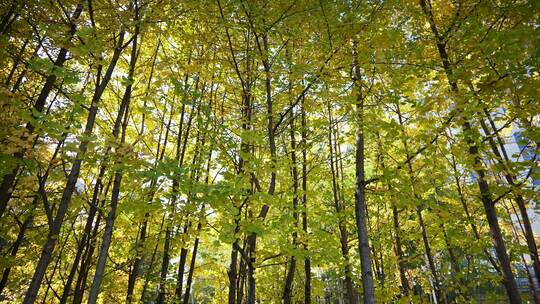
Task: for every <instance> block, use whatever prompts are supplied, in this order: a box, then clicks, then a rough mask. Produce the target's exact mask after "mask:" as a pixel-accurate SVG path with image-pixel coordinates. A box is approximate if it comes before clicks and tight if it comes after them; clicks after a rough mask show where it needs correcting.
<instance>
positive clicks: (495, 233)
mask: <svg viewBox="0 0 540 304" xmlns="http://www.w3.org/2000/svg"><path fill="white" fill-rule="evenodd" d="M420 6H421V7H422V10H423V12H424V14H425V15H426V17H427V18H428V21H429V25H430V28H431V31H432V33H433V36H434V38H435V40H436V46H437V50H438V52H439V56H440V59H441V62H442V66H443V68H444V71H445V73H446V76H447V78H448V83H449V85H450V89H451V90H452V91H455V92H457V91H458V86H457V82H456V81H455V79H454V75H453V70H452V66H451V64H450V59H449V57H448V54H447V51H446V44H445V43H444V40H443V39H442V37H441V36H440V34H439V31H438V29H437V25H436V24H435V19H434V17H433V12H432V11H431V6H429V7H428V5H427V4H426V1H425V0H420ZM462 116H463V115H462ZM462 118H463V121H464V122H463V126H462V129H463V132H464V133H465V135H466V136H467V137H469V139H467V145H468V152H469V155H470V156H471V157H472V158H473V160H474V168H475V169H474V170H475V172H476V175H477V177H476V180H477V183H478V189H479V191H480V197H481V200H482V205H483V206H484V211H485V213H486V217H487V221H488V224H489V230H490V234H491V238H492V240H493V244H494V246H495V252H496V253H497V258H498V260H499V264H500V269H501V272H502V280H503V285H504V287H505V288H506V293H507V295H508V300H509V301H510V303H511V304H518V303H521V297H520V295H519V290H518V287H517V284H516V280H515V278H514V274H513V273H512V267H511V261H510V257H509V256H508V252H507V250H506V245H505V243H504V239H503V236H502V232H501V228H500V226H499V220H498V218H497V209H496V207H495V202H494V201H493V199H492V194H491V191H490V188H489V185H488V183H487V181H486V177H485V173H484V165H483V163H482V159H481V157H480V153H479V151H478V146H476V144H475V143H474V141H473V140H472V139H471V138H470V137H471V136H473V135H474V132H473V130H472V127H471V124H470V123H469V121H468V120H467V117H462Z"/></svg>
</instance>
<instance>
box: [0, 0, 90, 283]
mask: <svg viewBox="0 0 540 304" xmlns="http://www.w3.org/2000/svg"><path fill="white" fill-rule="evenodd" d="M82 10H83V3H82V2H81V3H79V4H78V5H77V8H76V9H75V11H74V12H73V15H72V16H71V20H72V23H71V24H70V30H69V33H68V37H69V40H71V38H72V37H73V36H74V35H75V32H76V30H77V28H76V26H75V23H74V22H75V21H76V20H77V19H79V17H80V15H81V13H82ZM67 53H68V50H67V49H66V48H61V49H60V51H59V52H58V56H57V57H56V60H55V61H54V67H53V68H56V69H57V68H61V67H63V66H64V63H65V62H66V60H67ZM56 75H57V74H56V73H50V74H49V76H47V79H46V80H45V84H44V85H43V87H42V89H41V91H40V93H39V96H38V97H37V99H36V102H35V103H34V107H33V110H34V111H36V112H38V113H41V112H43V109H44V107H45V103H46V102H47V97H48V96H49V93H50V92H51V91H52V89H53V87H54V83H55V82H56V78H57V76H56ZM32 115H34V114H32ZM34 129H35V126H34V125H33V124H32V122H28V123H27V124H26V132H25V135H23V138H22V141H26V140H27V139H28V137H29V136H30V135H31V134H32V133H33V132H34ZM25 152H26V150H25V149H21V150H20V151H17V152H15V153H14V154H13V157H14V158H15V160H16V162H17V164H16V165H15V166H14V167H13V169H12V170H11V171H10V172H9V173H8V174H6V175H4V176H3V179H2V184H1V185H0V217H2V215H3V214H4V212H5V211H6V207H7V204H8V202H9V200H10V199H11V195H12V194H13V186H14V182H15V178H16V176H17V174H18V172H19V169H20V164H19V162H20V161H21V160H22V159H23V157H24V154H25ZM34 288H35V287H34Z"/></svg>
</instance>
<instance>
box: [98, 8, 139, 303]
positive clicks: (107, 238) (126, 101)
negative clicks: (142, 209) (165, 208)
mask: <svg viewBox="0 0 540 304" xmlns="http://www.w3.org/2000/svg"><path fill="white" fill-rule="evenodd" d="M137 20H138V12H136V16H135V21H137ZM138 35H139V25H136V26H135V31H134V33H133V37H132V46H131V58H130V62H129V71H128V79H129V80H130V81H129V83H128V85H127V86H126V89H125V91H124V96H123V97H122V101H121V103H120V108H119V110H118V115H117V117H116V123H115V125H114V129H113V137H114V140H115V142H117V143H118V144H119V146H120V147H122V146H123V145H124V143H125V138H126V129H127V124H128V119H129V105H130V102H131V92H132V88H133V81H132V80H133V77H134V74H135V66H136V64H137V54H138V52H137V39H138ZM120 121H122V130H121V133H122V134H119V133H120ZM118 136H120V140H118ZM122 157H123V156H118V158H119V159H117V160H116V161H115V167H121V166H122ZM123 174H124V172H123V169H122V168H117V169H116V170H115V172H114V181H113V189H112V193H111V204H110V207H109V208H110V211H109V213H108V215H107V218H106V219H105V231H104V232H103V241H102V243H101V249H100V252H99V256H98V262H97V265H96V271H95V274H94V280H93V282H92V287H91V288H90V294H89V297H88V304H94V303H96V301H97V299H98V295H99V291H100V287H101V281H102V280H103V274H104V271H105V264H106V261H107V256H108V252H109V247H110V245H111V242H112V235H113V229H114V222H115V220H116V210H117V208H118V201H119V197H120V187H121V184H122V177H123Z"/></svg>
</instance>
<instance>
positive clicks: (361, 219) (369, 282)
mask: <svg viewBox="0 0 540 304" xmlns="http://www.w3.org/2000/svg"><path fill="white" fill-rule="evenodd" d="M352 56H353V68H354V76H353V84H354V90H355V93H356V96H355V97H356V156H355V161H356V189H355V193H354V211H355V216H356V231H357V233H358V252H359V253H360V268H361V270H362V287H363V289H364V303H365V304H374V303H375V287H374V283H373V272H372V270H371V267H372V266H371V256H370V248H369V236H368V230H367V215H366V209H367V204H366V189H365V188H366V178H365V172H364V159H365V155H364V98H365V96H364V95H363V93H362V78H361V77H362V75H361V74H360V66H359V63H358V58H357V57H358V55H357V50H356V41H354V42H353V50H352Z"/></svg>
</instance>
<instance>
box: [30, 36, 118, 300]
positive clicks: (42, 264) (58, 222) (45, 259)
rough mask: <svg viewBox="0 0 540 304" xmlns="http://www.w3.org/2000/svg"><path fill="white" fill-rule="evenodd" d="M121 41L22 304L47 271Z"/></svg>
mask: <svg viewBox="0 0 540 304" xmlns="http://www.w3.org/2000/svg"><path fill="white" fill-rule="evenodd" d="M123 40H124V32H121V33H120V36H119V38H118V44H117V46H116V47H115V50H114V53H113V56H112V58H111V62H110V63H109V67H108V68H107V71H106V73H105V75H104V76H103V79H102V81H101V82H100V84H99V85H98V86H97V87H96V90H95V92H94V96H93V98H92V103H91V106H90V110H89V113H88V118H87V121H86V126H85V129H84V137H83V139H82V140H81V142H80V144H79V149H78V152H77V156H76V157H75V160H74V161H73V165H72V167H71V171H70V173H69V176H68V179H67V182H66V186H65V188H64V192H63V194H62V198H61V200H60V203H59V204H58V210H57V213H56V217H55V218H54V222H53V224H52V226H51V228H50V229H49V234H48V236H47V241H46V243H45V245H44V246H43V249H42V252H41V256H40V258H39V261H38V263H37V266H36V269H35V272H34V275H33V277H32V281H31V282H30V286H29V287H28V290H27V291H26V295H25V298H24V301H23V303H24V304H33V303H34V301H35V299H36V296H37V294H38V292H39V288H40V285H41V281H42V280H43V276H44V275H45V271H46V270H47V266H48V265H49V262H50V260H51V257H52V253H53V250H54V247H55V246H56V240H57V236H58V234H59V232H60V229H61V228H62V224H63V221H64V217H65V215H66V212H67V209H68V207H69V203H70V201H71V197H72V196H73V192H74V191H75V186H76V183H77V179H78V178H79V173H80V170H81V165H82V162H83V159H84V155H85V154H86V150H87V148H88V143H89V140H90V137H91V135H92V130H93V128H94V124H95V120H96V115H97V112H98V105H99V101H100V100H101V96H102V94H103V92H104V91H105V87H106V86H107V84H108V83H109V81H110V79H111V76H112V73H113V71H114V68H115V66H116V63H117V62H118V59H119V58H120V53H121V52H122V49H123V48H122V44H123Z"/></svg>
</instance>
